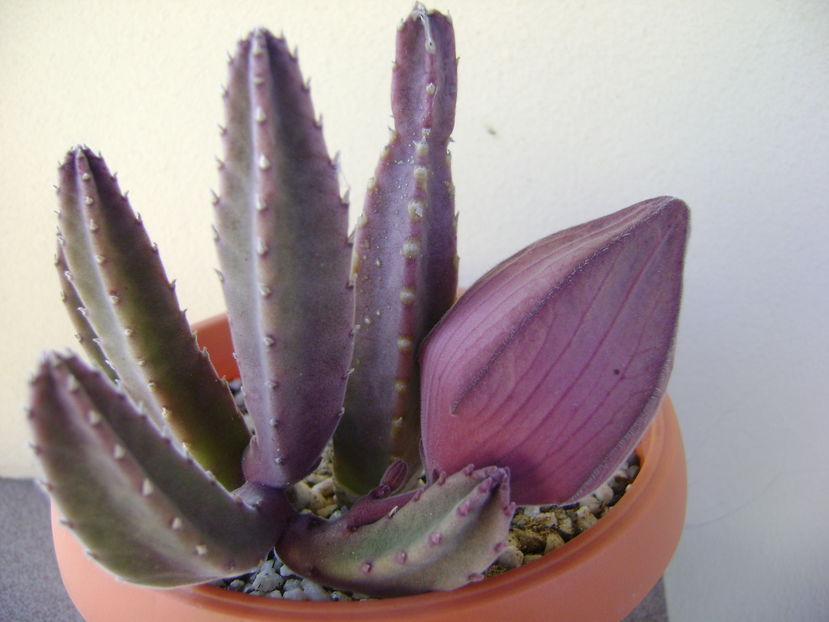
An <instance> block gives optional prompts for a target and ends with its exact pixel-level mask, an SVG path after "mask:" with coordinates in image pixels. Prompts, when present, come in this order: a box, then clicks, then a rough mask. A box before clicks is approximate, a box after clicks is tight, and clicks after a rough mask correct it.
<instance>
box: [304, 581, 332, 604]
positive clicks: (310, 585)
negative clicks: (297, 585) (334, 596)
mask: <svg viewBox="0 0 829 622" xmlns="http://www.w3.org/2000/svg"><path fill="white" fill-rule="evenodd" d="M302 591H303V592H305V594H306V595H307V596H308V598H310V599H311V600H330V597H329V595H328V592H327V591H326V589H325V588H324V587H322V586H321V585H320V584H318V583H314V582H313V581H311V580H310V579H303V580H302Z"/></svg>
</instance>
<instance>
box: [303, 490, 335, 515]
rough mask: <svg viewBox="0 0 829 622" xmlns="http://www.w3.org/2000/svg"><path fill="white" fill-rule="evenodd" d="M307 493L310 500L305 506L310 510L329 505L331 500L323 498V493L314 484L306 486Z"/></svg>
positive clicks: (313, 510) (314, 510)
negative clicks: (310, 486) (312, 486)
mask: <svg viewBox="0 0 829 622" xmlns="http://www.w3.org/2000/svg"><path fill="white" fill-rule="evenodd" d="M306 486H307V485H306ZM308 495H309V499H310V500H309V502H308V505H307V506H306V507H308V508H310V509H311V511H312V512H316V511H317V510H319V509H320V508H324V507H326V506H328V505H331V502H330V501H329V500H328V499H326V498H325V495H324V494H322V493H321V492H320V491H319V490H318V489H317V488H316V486H315V487H314V488H308Z"/></svg>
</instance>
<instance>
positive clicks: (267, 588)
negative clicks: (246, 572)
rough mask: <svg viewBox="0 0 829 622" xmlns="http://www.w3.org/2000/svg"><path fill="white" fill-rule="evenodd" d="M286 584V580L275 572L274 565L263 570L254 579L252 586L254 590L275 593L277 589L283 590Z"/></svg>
mask: <svg viewBox="0 0 829 622" xmlns="http://www.w3.org/2000/svg"><path fill="white" fill-rule="evenodd" d="M284 583H285V578H284V577H283V576H281V575H280V574H279V573H278V572H277V571H276V570H274V569H273V565H271V566H270V567H267V566H266V567H264V568H262V569H261V570H260V571H259V572H258V573H257V574H256V576H255V577H254V578H253V583H252V584H251V585H252V587H253V589H254V590H259V591H261V592H273V591H274V590H275V589H277V588H281V587H282V585H283V584H284Z"/></svg>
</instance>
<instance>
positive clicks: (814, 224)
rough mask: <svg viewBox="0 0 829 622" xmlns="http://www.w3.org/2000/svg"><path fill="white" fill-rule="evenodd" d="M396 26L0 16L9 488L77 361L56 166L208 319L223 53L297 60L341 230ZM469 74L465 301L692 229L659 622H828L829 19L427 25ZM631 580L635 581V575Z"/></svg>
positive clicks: (155, 4) (475, 20) (182, 11)
mask: <svg viewBox="0 0 829 622" xmlns="http://www.w3.org/2000/svg"><path fill="white" fill-rule="evenodd" d="M410 8H411V7H410V3H409V0H394V1H381V0H372V1H368V0H364V1H352V2H336V3H335V2H323V1H322V0H304V1H303V2H288V1H287V0H267V1H266V0H261V1H247V2H245V1H243V2H233V3H231V2H218V1H215V0H213V1H197V0H186V1H185V0H180V1H176V2H168V1H162V0H145V1H143V2H129V3H128V2H103V1H92V0H75V1H73V2H71V3H70V2H54V1H47V0H3V1H2V2H0V76H2V81H0V141H2V147H3V149H2V152H3V155H2V166H0V187H1V188H2V189H3V200H2V201H0V215H2V226H0V265H2V270H0V291H2V293H3V298H4V300H3V302H2V305H0V320H1V321H2V326H3V327H4V329H5V331H6V335H7V338H6V341H5V343H4V346H3V347H2V348H0V365H2V371H3V373H4V378H5V380H4V382H3V383H2V385H0V426H2V433H1V434H0V475H5V476H27V475H30V474H32V473H33V472H34V471H33V462H32V460H31V458H30V457H29V455H28V454H27V452H26V449H25V438H26V429H25V425H24V424H23V416H22V414H21V406H22V405H23V403H24V402H25V401H26V382H25V380H26V376H27V374H28V373H29V371H31V370H32V369H33V367H34V365H35V363H36V361H37V357H38V353H39V352H40V351H42V350H44V349H46V348H54V347H63V346H70V345H72V342H73V340H72V337H71V333H72V331H71V328H70V326H69V322H68V321H67V320H66V318H65V317H64V315H63V310H62V308H61V305H60V303H59V302H58V296H57V282H56V278H55V276H54V274H53V268H52V266H51V261H50V260H51V256H52V251H53V245H54V241H53V232H54V226H55V221H54V215H53V214H52V209H53V205H54V197H53V192H52V189H51V185H52V184H53V183H54V182H55V172H54V169H55V165H56V162H57V161H58V159H60V158H61V157H62V155H63V153H64V152H65V150H66V149H67V148H68V147H70V146H71V145H73V144H75V143H78V142H84V143H87V144H89V145H90V146H92V147H93V148H95V149H100V150H101V151H102V152H103V153H104V155H105V156H106V157H107V159H108V161H109V163H110V165H111V166H112V167H113V168H115V169H116V170H118V171H119V172H120V179H121V183H122V187H123V188H125V189H129V190H130V197H131V198H132V201H133V205H134V207H136V209H138V210H139V211H140V212H141V213H142V215H143V216H144V220H145V223H146V224H147V226H148V228H149V230H150V232H151V235H153V237H154V239H155V240H156V241H157V242H158V244H159V246H160V248H161V252H162V256H163V257H164V259H165V262H166V264H167V267H168V272H169V274H170V275H171V276H173V277H175V278H177V279H178V292H179V295H180V299H181V301H182V304H183V306H185V307H188V308H189V309H190V316H191V317H192V318H196V319H197V318H200V317H205V316H208V315H211V314H213V313H216V312H219V311H220V310H221V309H222V302H221V300H220V293H219V287H218V284H217V283H216V281H215V277H214V275H213V266H214V265H215V263H216V262H215V259H214V257H213V249H212V244H211V242H210V229H209V227H210V221H211V211H210V207H209V192H208V189H209V188H210V187H211V186H213V185H214V184H216V173H215V170H214V169H215V167H214V161H213V156H214V154H218V153H219V144H218V143H219V141H218V137H217V132H216V122H218V121H220V120H221V117H222V109H221V105H220V98H219V92H220V84H221V83H222V81H223V80H224V72H225V67H224V58H225V50H229V49H231V48H232V46H233V44H234V42H235V40H236V38H238V37H239V36H240V35H242V34H244V33H245V32H247V31H248V30H249V29H250V28H251V27H252V26H254V25H258V24H263V25H266V26H269V27H271V28H272V29H274V30H276V31H279V30H284V31H285V33H286V34H287V35H288V36H289V40H290V41H292V42H293V43H295V44H296V45H298V47H299V51H300V58H301V62H302V64H303V68H304V71H305V74H306V76H311V77H312V91H313V95H314V98H315V102H316V106H317V110H318V112H322V113H323V115H324V119H325V125H326V135H327V140H328V144H329V148H330V149H331V151H332V152H333V151H336V150H338V149H339V150H341V151H342V154H343V156H342V171H343V179H344V183H347V184H349V185H351V186H352V193H351V196H352V198H353V205H354V206H355V209H354V210H353V212H354V214H353V216H354V215H356V212H357V209H356V208H358V207H359V206H360V204H361V200H362V194H363V187H364V183H365V180H366V179H367V178H368V177H369V176H370V174H371V172H372V169H373V167H374V161H375V158H376V157H377V155H378V154H379V151H380V148H381V147H382V145H383V143H384V141H385V139H386V126H387V124H388V123H389V119H388V115H389V104H388V83H389V77H390V65H391V59H392V57H393V49H394V48H393V38H394V26H395V25H396V23H397V21H398V20H399V19H400V18H401V17H403V16H404V15H405V14H406V13H407V11H408V10H409V9H410ZM436 8H440V9H443V10H449V11H450V12H451V14H452V16H453V18H454V21H455V27H456V35H457V45H458V52H459V55H460V56H461V63H460V95H459V100H458V106H459V112H458V120H457V126H456V132H455V140H456V143H455V145H454V149H453V155H454V163H455V178H456V179H455V180H456V183H457V188H458V190H457V200H458V208H459V211H460V213H461V224H460V227H461V230H460V240H459V245H460V251H461V260H462V263H461V266H462V267H461V272H462V281H463V282H464V283H467V284H468V283H469V282H471V281H472V280H473V279H474V278H476V277H477V276H478V275H480V274H481V273H483V272H484V271H485V270H486V269H487V268H488V267H489V266H491V265H492V264H494V263H495V262H496V261H497V260H499V259H501V258H503V257H505V256H507V255H508V254H510V253H512V252H514V251H516V250H517V249H519V248H520V247H522V246H524V245H525V244H527V243H529V242H531V241H532V240H534V239H535V238H537V237H539V236H541V235H542V234H546V233H548V232H552V231H554V230H557V229H560V228H563V227H565V226H569V225H572V224H575V223H577V222H580V221H582V220H586V219H589V218H592V217H596V216H598V215H600V214H603V213H605V212H609V211H612V210H615V209H617V208H621V207H624V206H626V205H628V204H630V203H633V202H635V201H637V200H640V199H644V198H647V197H651V196H656V195H659V194H675V195H677V196H680V197H682V198H684V199H685V200H686V201H688V202H689V203H690V204H691V206H692V209H693V218H694V221H693V233H692V242H691V247H690V252H689V256H688V267H687V286H686V295H685V303H684V311H683V316H682V324H681V338H680V343H679V348H678V353H677V364H676V369H675V373H674V376H673V379H672V381H671V385H670V391H671V393H672V394H673V396H674V399H675V402H676V405H677V408H678V410H679V412H680V417H681V421H682V427H683V431H684V435H685V440H686V444H687V452H688V468H689V477H690V499H689V503H690V504H689V508H688V524H687V527H686V530H685V533H684V537H683V540H682V543H681V545H680V548H679V551H678V553H677V555H676V558H675V560H674V562H673V563H672V565H671V567H670V569H669V571H668V574H667V578H668V590H669V601H670V607H671V619H672V620H673V621H675V622H691V621H698V620H710V621H715V622H716V621H731V620H754V621H761V620H769V621H772V620H774V621H777V620H804V621H805V620H825V619H827V617H828V616H829V595H827V577H828V576H829V561H827V559H828V558H827V553H829V536H828V535H827V531H826V527H825V525H826V520H827V514H829V500H827V499H828V498H829V496H828V495H827V493H828V492H829V486H827V483H826V482H827V476H829V459H827V457H826V453H825V452H826V447H827V445H829V425H827V424H829V421H827V406H826V404H827V398H829V390H827V386H829V356H827V347H829V339H828V338H827V329H826V323H825V322H826V318H827V316H829V293H827V292H828V291H829V252H827V249H826V238H827V229H829V215H827V209H828V208H829V206H828V205H827V197H829V105H827V102H828V101H829V87H827V83H829V3H827V2H826V1H825V0H811V1H809V0H790V1H779V2H775V1H771V0H768V1H764V0H755V1H753V2H752V1H748V0H732V1H729V2H722V1H721V0H701V1H698V2H687V1H679V0H669V1H660V0H639V1H631V2H613V1H610V0H599V1H594V2H578V1H575V0H560V1H557V2H552V1H551V2H540V1H536V2H529V1H527V2H517V1H515V2H500V3H495V2H492V1H488V0H487V1H482V0H477V1H472V0H443V1H442V2H441V3H440V4H439V5H438V6H436ZM632 563H633V564H634V565H635V560H632Z"/></svg>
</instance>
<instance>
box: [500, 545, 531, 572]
mask: <svg viewBox="0 0 829 622" xmlns="http://www.w3.org/2000/svg"><path fill="white" fill-rule="evenodd" d="M495 561H496V563H498V564H501V565H502V566H504V568H518V567H519V566H520V565H521V564H523V563H524V553H522V552H521V550H520V549H519V548H518V547H516V546H508V547H506V548H505V549H504V550H503V551H501V554H500V555H499V556H498V559H497V560H495Z"/></svg>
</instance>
